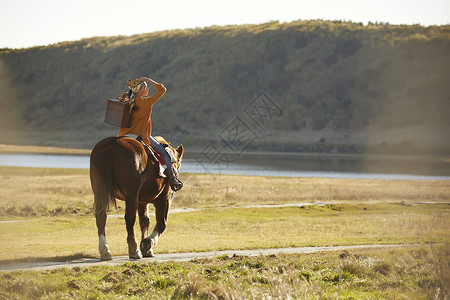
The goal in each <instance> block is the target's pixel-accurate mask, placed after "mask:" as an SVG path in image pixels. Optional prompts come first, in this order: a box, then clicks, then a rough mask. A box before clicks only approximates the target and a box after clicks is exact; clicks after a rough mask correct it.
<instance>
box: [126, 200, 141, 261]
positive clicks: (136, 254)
mask: <svg viewBox="0 0 450 300" xmlns="http://www.w3.org/2000/svg"><path fill="white" fill-rule="evenodd" d="M125 206H126V208H125V223H126V226H127V243H128V256H129V257H130V258H131V259H141V258H142V254H141V251H140V250H139V249H138V246H137V241H136V237H135V235H134V223H135V222H136V211H137V197H133V198H131V199H127V200H126V205H125Z"/></svg>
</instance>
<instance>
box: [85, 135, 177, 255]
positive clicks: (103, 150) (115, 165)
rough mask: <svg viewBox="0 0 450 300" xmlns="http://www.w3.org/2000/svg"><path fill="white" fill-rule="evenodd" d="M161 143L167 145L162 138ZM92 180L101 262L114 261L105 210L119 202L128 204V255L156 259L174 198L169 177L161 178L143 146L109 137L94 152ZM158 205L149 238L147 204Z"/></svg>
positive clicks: (130, 140) (175, 166)
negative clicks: (136, 232) (155, 249)
mask: <svg viewBox="0 0 450 300" xmlns="http://www.w3.org/2000/svg"><path fill="white" fill-rule="evenodd" d="M155 138H156V139H157V140H158V141H159V142H162V143H165V144H167V142H166V141H165V140H164V139H163V138H161V137H155ZM168 147H169V148H170V149H171V150H172V151H173V154H174V159H173V160H176V162H174V163H173V169H174V172H178V171H179V169H180V166H181V159H182V157H183V145H180V146H178V148H176V149H174V148H172V147H171V146H170V145H169V146H168ZM90 177H91V186H92V191H93V192H94V206H95V218H96V221H97V229H98V249H99V252H100V259H101V260H111V259H112V255H111V252H110V251H109V248H108V244H107V243H106V235H105V225H106V210H107V209H108V207H109V204H110V203H112V204H114V205H116V199H120V200H123V201H125V223H126V227H127V233H128V236H127V242H128V255H129V257H130V258H132V259H139V258H142V256H144V257H153V256H154V254H153V247H154V246H155V245H156V244H157V242H158V237H159V236H160V235H161V234H162V233H163V232H164V230H165V229H166V224H167V215H168V212H169V207H170V202H171V200H172V197H173V191H172V190H171V188H170V186H169V183H168V180H167V178H163V177H160V176H159V174H158V171H157V169H156V168H155V166H154V165H153V164H152V161H151V160H150V159H148V156H147V154H146V152H145V149H144V146H143V145H142V144H141V143H140V142H138V141H137V140H135V139H132V138H129V137H109V138H106V139H104V140H102V141H100V142H98V143H97V145H95V147H94V149H93V150H92V153H91V166H90ZM149 203H152V204H153V205H154V206H155V215H156V226H155V229H154V230H153V232H152V234H150V236H148V228H149V225H150V220H149V217H148V204H149ZM136 211H138V214H139V224H140V227H141V233H142V237H141V244H140V249H138V246H137V241H136V238H135V235H134V223H135V221H136Z"/></svg>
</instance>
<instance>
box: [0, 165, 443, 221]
mask: <svg viewBox="0 0 450 300" xmlns="http://www.w3.org/2000/svg"><path fill="white" fill-rule="evenodd" d="M181 178H182V180H183V181H184V183H185V186H184V188H183V190H181V191H180V192H178V193H177V195H176V198H175V199H174V201H173V203H172V207H173V208H180V207H192V208H214V207H228V206H244V205H256V204H284V203H301V202H314V201H326V202H332V201H344V202H347V201H351V202H364V203H369V202H403V203H410V202H417V201H419V202H432V201H438V202H450V181H407V180H398V181H395V180H365V179H327V178H281V177H256V176H238V175H206V174H182V176H181ZM92 202H93V196H92V191H91V187H90V181H89V171H88V170H75V169H73V170H72V169H46V168H20V167H0V218H4V219H5V218H6V219H7V218H12V217H18V216H24V217H26V216H39V215H55V214H72V212H73V211H78V212H79V213H82V214H86V213H90V212H91V209H92ZM119 206H120V208H121V209H120V210H119V213H122V212H123V206H124V205H123V202H119Z"/></svg>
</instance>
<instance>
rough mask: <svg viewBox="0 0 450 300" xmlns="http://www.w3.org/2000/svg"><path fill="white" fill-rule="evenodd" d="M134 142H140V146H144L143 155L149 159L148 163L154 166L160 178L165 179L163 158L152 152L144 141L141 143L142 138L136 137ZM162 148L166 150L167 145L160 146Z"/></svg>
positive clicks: (165, 167)
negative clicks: (145, 154)
mask: <svg viewBox="0 0 450 300" xmlns="http://www.w3.org/2000/svg"><path fill="white" fill-rule="evenodd" d="M136 140H137V141H138V142H140V143H141V144H142V146H144V149H145V153H147V156H148V158H149V159H150V161H151V162H152V164H153V165H154V166H155V168H156V169H157V170H158V174H159V176H160V177H164V178H165V177H167V176H166V174H165V171H166V169H167V166H166V163H165V162H164V159H163V157H162V156H161V154H159V153H158V152H156V151H155V150H153V148H152V147H150V145H147V144H146V143H144V141H142V137H140V136H138V137H137V138H136ZM161 145H162V146H163V147H164V148H166V147H167V146H169V145H167V144H161Z"/></svg>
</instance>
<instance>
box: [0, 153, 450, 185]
mask: <svg viewBox="0 0 450 300" xmlns="http://www.w3.org/2000/svg"><path fill="white" fill-rule="evenodd" d="M0 165H1V166H19V167H44V168H74V169H88V168H89V156H88V155H55V154H10V153H0ZM182 172H187V173H211V174H237V175H256V176H281V177H327V178H353V179H390V180H402V179H408V180H450V162H447V161H437V160H430V159H417V158H402V157H395V158H392V157H364V156H325V155H295V154H290V155H284V154H283V155H273V154H245V155H241V156H239V157H238V156H235V157H231V159H227V161H226V162H222V163H216V162H214V163H212V162H205V160H204V159H200V158H199V157H195V156H189V155H186V157H185V159H183V163H182Z"/></svg>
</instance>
